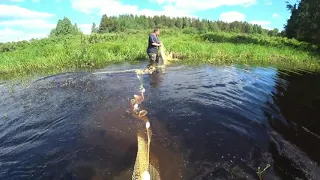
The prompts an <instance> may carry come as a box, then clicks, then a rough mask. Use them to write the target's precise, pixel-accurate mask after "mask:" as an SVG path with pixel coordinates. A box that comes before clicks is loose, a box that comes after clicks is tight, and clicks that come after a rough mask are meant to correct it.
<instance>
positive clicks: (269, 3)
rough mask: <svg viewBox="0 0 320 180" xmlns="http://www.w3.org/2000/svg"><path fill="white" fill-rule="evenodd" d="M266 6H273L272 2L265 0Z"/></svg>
mask: <svg viewBox="0 0 320 180" xmlns="http://www.w3.org/2000/svg"><path fill="white" fill-rule="evenodd" d="M264 4H265V5H267V6H270V5H272V1H271V0H264Z"/></svg>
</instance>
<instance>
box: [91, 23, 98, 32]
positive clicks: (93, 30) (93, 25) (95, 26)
mask: <svg viewBox="0 0 320 180" xmlns="http://www.w3.org/2000/svg"><path fill="white" fill-rule="evenodd" d="M98 30H99V28H98V27H97V25H96V23H93V24H92V27H91V33H92V34H93V33H97V32H98Z"/></svg>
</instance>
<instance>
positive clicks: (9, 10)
mask: <svg viewBox="0 0 320 180" xmlns="http://www.w3.org/2000/svg"><path fill="white" fill-rule="evenodd" d="M54 16H55V15H54V14H51V13H47V12H38V11H32V10H29V9H26V8H22V7H19V6H16V5H5V4H0V17H13V18H39V17H41V18H50V17H54Z"/></svg>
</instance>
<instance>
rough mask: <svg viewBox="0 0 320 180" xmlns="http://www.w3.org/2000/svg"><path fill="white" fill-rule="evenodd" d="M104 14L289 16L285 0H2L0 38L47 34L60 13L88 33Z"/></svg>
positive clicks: (272, 19)
mask: <svg viewBox="0 0 320 180" xmlns="http://www.w3.org/2000/svg"><path fill="white" fill-rule="evenodd" d="M288 1H289V2H290V3H291V4H293V3H294V2H295V0H288ZM103 14H106V15H108V16H111V15H119V14H136V15H147V16H154V15H167V16H171V17H181V16H188V17H196V18H200V19H202V18H205V19H209V20H222V21H226V22H232V21H236V20H237V21H247V22H249V23H253V24H259V25H261V26H262V27H263V28H266V29H273V28H278V29H279V30H282V29H283V26H284V24H285V23H286V21H287V19H288V18H289V17H290V12H289V11H288V10H287V9H286V4H285V0H1V2H0V42H8V41H19V40H29V39H31V38H43V37H47V36H48V35H49V33H50V31H51V29H53V28H55V26H56V23H57V22H58V20H59V19H62V18H63V17H68V18H69V19H70V20H71V21H72V23H77V24H78V27H79V28H80V29H81V30H82V31H83V32H84V33H85V34H90V31H91V26H92V23H93V22H94V23H96V24H99V23H100V20H101V17H102V15H103Z"/></svg>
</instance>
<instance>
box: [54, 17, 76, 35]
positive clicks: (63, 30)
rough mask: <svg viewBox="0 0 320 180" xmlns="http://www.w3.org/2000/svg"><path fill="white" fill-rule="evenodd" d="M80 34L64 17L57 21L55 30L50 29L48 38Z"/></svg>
mask: <svg viewBox="0 0 320 180" xmlns="http://www.w3.org/2000/svg"><path fill="white" fill-rule="evenodd" d="M78 33H81V31H80V30H79V28H78V26H77V24H74V25H72V23H71V21H70V19H68V18H67V17H64V18H63V19H62V20H61V19H59V21H58V23H57V26H56V28H54V29H52V30H51V32H50V36H62V35H68V34H78Z"/></svg>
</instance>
